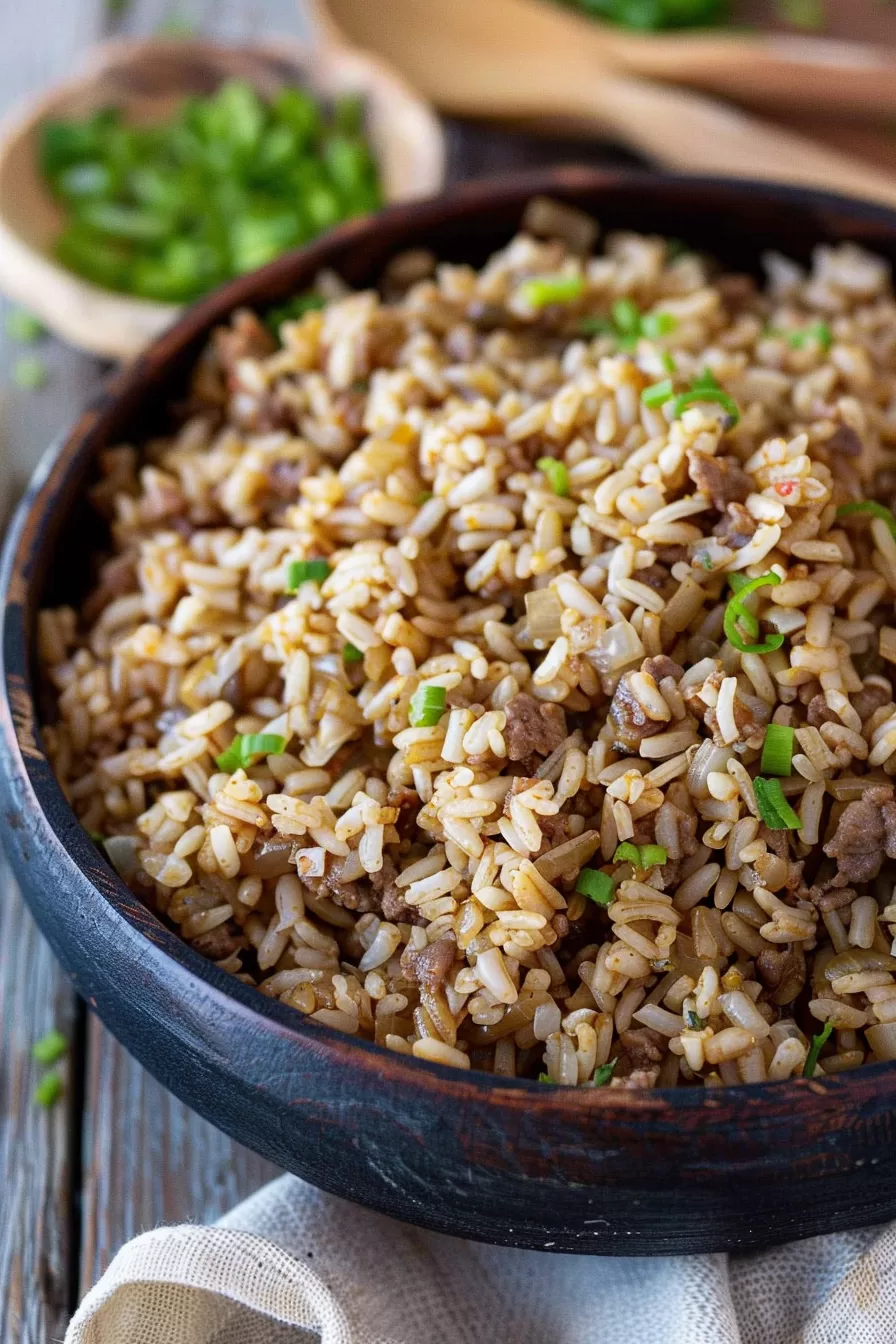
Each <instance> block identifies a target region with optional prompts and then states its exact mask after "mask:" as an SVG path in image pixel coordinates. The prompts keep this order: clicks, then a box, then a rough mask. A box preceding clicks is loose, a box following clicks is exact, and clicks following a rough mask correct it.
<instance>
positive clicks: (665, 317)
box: [641, 313, 678, 341]
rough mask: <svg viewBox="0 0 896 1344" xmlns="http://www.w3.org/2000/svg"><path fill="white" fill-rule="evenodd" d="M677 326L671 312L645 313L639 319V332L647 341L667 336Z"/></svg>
mask: <svg viewBox="0 0 896 1344" xmlns="http://www.w3.org/2000/svg"><path fill="white" fill-rule="evenodd" d="M677 326H678V322H677V320H676V319H675V318H674V317H673V316H672V314H671V313H646V314H645V315H644V317H642V319H641V333H642V335H644V336H646V337H647V339H648V340H649V341H657V340H659V339H660V338H661V337H663V336H669V335H670V334H671V333H672V332H673V331H674V330H675V328H676V327H677Z"/></svg>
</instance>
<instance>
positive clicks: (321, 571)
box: [286, 560, 331, 593]
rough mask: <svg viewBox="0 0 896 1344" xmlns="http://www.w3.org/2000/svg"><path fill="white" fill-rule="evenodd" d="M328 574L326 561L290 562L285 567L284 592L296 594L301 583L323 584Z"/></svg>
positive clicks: (328, 567) (327, 562)
mask: <svg viewBox="0 0 896 1344" xmlns="http://www.w3.org/2000/svg"><path fill="white" fill-rule="evenodd" d="M330 572H331V571H330V564H329V561H328V560H291V561H290V563H289V564H288V565H287V567H286V591H287V592H288V593H297V592H298V591H299V589H300V588H301V586H302V584H303V583H323V581H324V579H326V578H329V575H330Z"/></svg>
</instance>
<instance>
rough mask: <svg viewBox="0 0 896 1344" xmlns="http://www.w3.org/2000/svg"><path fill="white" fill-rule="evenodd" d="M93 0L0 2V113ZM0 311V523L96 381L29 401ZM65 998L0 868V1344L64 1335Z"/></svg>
mask: <svg viewBox="0 0 896 1344" xmlns="http://www.w3.org/2000/svg"><path fill="white" fill-rule="evenodd" d="M101 14H102V8H101V0H78V3H77V4H69V3H68V0H52V3H48V4H44V5H42V6H40V7H39V9H38V7H35V6H28V5H14V4H8V5H7V4H4V5H3V19H2V32H3V37H2V42H0V114H3V113H5V112H7V111H8V110H9V109H11V108H13V107H14V106H15V105H16V104H17V103H18V102H19V101H20V100H21V99H22V98H24V97H26V96H29V95H31V94H33V93H35V92H37V91H38V90H39V89H41V88H43V87H45V86H46V85H47V84H49V83H51V82H52V81H54V80H57V79H60V78H62V77H63V76H65V75H67V74H68V73H69V72H70V71H71V69H72V66H73V64H74V62H75V60H76V59H77V57H78V53H79V52H80V51H81V50H82V49H83V48H84V47H85V46H86V45H87V43H88V42H89V41H90V40H92V39H93V38H94V37H95V36H97V35H98V34H99V32H100V20H101ZM4 314H5V308H3V307H0V455H2V470H0V491H2V494H0V526H2V523H3V521H4V519H5V516H6V514H7V512H8V509H9V506H10V504H11V502H12V500H13V499H14V498H15V497H16V495H17V494H18V493H19V492H20V490H21V487H22V485H23V484H24V481H25V479H26V478H27V476H28V475H29V474H30V471H31V469H32V467H33V465H34V463H35V462H36V460H37V458H38V457H39V456H40V454H41V452H42V451H43V449H44V448H45V446H46V445H47V443H48V442H49V441H50V440H51V439H52V438H53V437H55V435H56V434H57V433H58V432H59V430H60V429H61V427H62V426H63V425H64V424H65V423H66V422H67V421H68V420H69V419H71V418H72V417H73V415H74V414H75V411H76V410H77V408H78V406H79V405H80V404H81V403H82V402H83V400H84V398H85V396H86V395H87V394H88V392H89V390H90V388H91V386H92V385H93V383H94V381H95V379H96V377H97V369H96V365H95V364H94V363H92V362H91V361H90V360H87V359H86V358H84V357H83V356H81V355H78V354H76V353H75V352H74V351H72V350H68V349H66V348H65V347H63V346H62V345H60V344H59V343H57V342H53V341H45V342H42V343H41V346H40V347H39V348H38V351H37V352H38V353H39V354H40V357H41V358H42V359H44V360H45V362H46V364H47V366H48V369H49V370H50V381H49V383H48V385H47V388H46V389H45V390H44V391H43V392H41V393H39V394H35V393H29V392H24V391H21V390H19V389H18V388H15V387H14V386H12V385H11V373H12V367H13V364H14V362H15V360H16V359H17V358H19V357H20V356H21V355H22V354H24V353H31V351H30V350H29V351H27V352H26V351H25V350H24V349H23V348H22V347H19V346H16V345H15V343H14V342H12V341H10V340H9V339H8V337H7V336H6V333H5V330H4V326H3V324H4V320H5V319H4ZM75 1015H76V1007H75V998H74V995H73V994H72V992H71V990H70V988H69V986H68V982H67V981H66V980H65V978H64V976H63V974H62V972H61V970H60V969H59V968H58V967H57V965H56V963H55V961H54V959H53V957H52V955H51V953H50V950H49V948H48V947H47V945H46V944H45V943H44V942H43V940H42V939H41V937H40V935H39V934H38V932H37V929H36V927H35V925H34V924H33V922H32V920H31V917H30V915H29V914H28V912H27V910H26V909H25V907H24V905H23V903H22V899H21V897H20V895H19V893H18V891H17V889H16V887H15V884H14V883H13V881H12V879H11V878H10V876H9V874H8V873H7V871H6V869H5V867H3V868H2V869H0V1098H2V1107H0V1192H2V1193H0V1339H2V1340H3V1341H4V1342H5V1341H9V1344H47V1342H48V1341H50V1340H59V1339H61V1338H62V1335H63V1332H64V1330H65V1325H66V1322H67V1320H68V1315H69V1309H70V1306H71V1302H70V1296H71V1292H72V1289H73V1286H74V1283H75V1280H76V1267H75V1265H74V1264H73V1258H74V1250H75V1248H74V1244H73V1238H72V1230H73V1217H72V1208H73V1200H72V1191H71V1188H70V1177H71V1172H72V1168H73V1163H72V1156H73V1144H74V1142H75V1136H76V1134H77V1133H78V1130H79V1125H78V1120H77V1117H76V1116H75V1114H74V1105H75V1101H74V1098H73V1092H75V1091H76V1090H77V1089H76V1088H75V1087H73V1085H72V1084H73V1078H74V1077H75V1075H76V1074H77V1068H78V1061H77V1060H75V1059H72V1058H70V1059H68V1060H66V1061H65V1062H64V1063H63V1064H62V1066H61V1073H62V1075H63V1077H64V1078H65V1080H66V1094H65V1096H64V1098H63V1099H62V1100H61V1101H60V1102H59V1103H58V1104H57V1106H55V1107H54V1108H53V1109H52V1110H50V1111H47V1112H44V1111H42V1110H41V1109H40V1108H39V1107H35V1105H34V1104H33V1101H32V1093H33V1090H34V1086H35V1083H36V1081H37V1079H38V1076H39V1073H40V1070H39V1069H38V1067H37V1065H36V1064H35V1063H34V1062H33V1061H32V1059H31V1056H30V1051H31V1046H32V1044H33V1042H34V1041H35V1040H36V1039H37V1038H38V1037H40V1036H41V1035H42V1034H43V1032H45V1031H46V1030H47V1029H48V1028H49V1027H51V1026H54V1025H55V1026H57V1027H59V1028H60V1029H61V1030H63V1031H64V1032H65V1033H66V1034H67V1035H70V1034H71V1031H72V1027H73V1023H74V1020H75Z"/></svg>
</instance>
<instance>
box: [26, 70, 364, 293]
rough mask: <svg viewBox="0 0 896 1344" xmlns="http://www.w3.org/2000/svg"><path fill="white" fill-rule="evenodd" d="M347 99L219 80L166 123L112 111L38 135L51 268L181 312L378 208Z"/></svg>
mask: <svg viewBox="0 0 896 1344" xmlns="http://www.w3.org/2000/svg"><path fill="white" fill-rule="evenodd" d="M361 122H362V117H361V115H360V110H359V105H358V100H357V98H356V97H354V96H352V97H351V98H350V99H349V100H348V101H343V100H340V101H337V102H336V103H335V104H334V105H333V106H327V105H325V104H323V103H321V102H319V101H318V100H317V99H316V98H315V97H313V96H312V95H311V94H310V93H308V92H306V91H305V90H303V89H299V88H283V89H281V90H280V91H279V92H278V93H277V94H276V95H275V96H274V97H273V98H271V99H270V100H267V101H266V100H264V99H262V98H261V97H260V96H259V94H258V93H257V92H256V91H255V89H254V88H253V86H252V85H251V84H250V83H248V82H247V81H245V80H241V79H231V80H228V81H226V82H225V83H223V84H222V85H221V86H220V88H219V89H218V90H217V91H216V92H214V93H212V94H210V95H207V96H194V97H189V98H185V99H184V100H183V102H182V103H181V105H180V107H179V108H178V109H177V111H175V112H174V114H173V115H172V116H171V117H170V118H169V119H168V120H166V121H164V122H160V123H155V124H151V125H131V124H130V123H129V122H127V121H126V120H125V118H124V117H123V115H122V114H121V112H120V111H119V110H118V109H116V108H105V109H103V110H102V111H100V112H96V113H94V114H93V115H91V116H89V117H86V118H82V119H72V120H66V121H61V120H50V121H46V122H45V123H44V124H43V126H42V128H41V141H40V168H41V172H42V175H43V177H44V180H45V182H46V183H47V186H48V188H49V190H50V191H51V193H52V194H53V196H54V198H55V200H56V202H57V205H58V206H59V208H60V210H61V211H62V213H63V217H64V224H63V228H62V231H61V233H60V235H59V237H58V238H57V240H56V244H55V251H56V256H57V258H58V259H59V260H60V261H61V262H62V263H63V265H65V266H67V267H68V268H69V269H70V270H73V271H76V272H77V273H78V274H79V275H82V276H83V277H84V278H85V279H87V280H90V281H93V283H94V284H97V285H100V286H102V287H103V288H105V289H112V290H117V291H120V292H122V293H127V294H132V295H135V296H138V297H141V298H146V299H151V300H155V301H157V302H162V303H186V302H189V301H190V300H192V299H196V298H198V297H199V296H200V295H201V294H204V293H206V292H207V291H208V290H209V289H213V288H214V287H215V286H217V285H219V284H221V283H223V282H224V281H225V280H228V279H231V278H232V277H234V276H236V275H239V274H241V273H243V272H245V271H248V270H252V269H254V268H255V267H256V266H261V265H264V264H265V263H266V262H269V261H272V260H273V259H274V258H275V257H277V256H279V255H280V254H281V253H282V252H284V251H286V250H287V249H289V248H291V247H298V246H301V245H303V244H305V243H307V242H309V241H310V240H311V239H312V238H314V237H316V236H317V235H318V234H320V233H322V232H323V231H324V230H326V229H328V228H330V227H332V226H333V225H334V224H338V223H339V222H341V221H342V220H345V219H350V218H352V217H354V216H356V215H360V214H365V213H368V212H369V211H371V210H376V209H377V208H378V207H379V206H380V205H381V204H382V190H381V186H380V180H379V170H378V168H377V164H376V161H375V159H374V156H373V153H372V151H371V149H370V146H369V144H368V142H367V139H366V138H365V135H364V132H363V128H362V125H361Z"/></svg>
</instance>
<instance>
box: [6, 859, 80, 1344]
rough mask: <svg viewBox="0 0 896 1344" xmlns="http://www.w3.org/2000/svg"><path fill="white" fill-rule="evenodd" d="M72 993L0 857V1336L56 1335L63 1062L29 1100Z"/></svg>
mask: <svg viewBox="0 0 896 1344" xmlns="http://www.w3.org/2000/svg"><path fill="white" fill-rule="evenodd" d="M75 1012H76V1008H75V999H74V995H73V994H72V992H71V990H70V988H69V986H68V982H67V980H66V979H65V977H64V975H63V973H62V971H61V969H60V968H59V966H58V965H57V963H56V962H55V961H54V959H53V956H52V953H51V952H50V949H49V947H48V946H47V944H46V943H45V942H44V940H43V938H41V936H40V934H39V933H38V931H37V928H36V926H35V924H34V922H33V920H32V918H31V916H30V915H29V914H28V911H27V910H26V908H25V905H24V902H23V901H22V898H21V896H20V895H19V892H18V888H17V887H16V885H15V882H14V881H13V879H12V877H11V875H10V873H9V870H8V868H7V866H6V864H5V862H0V1098H2V1106H0V1339H2V1340H3V1341H4V1344H7V1342H8V1344H44V1342H45V1341H47V1340H55V1339H60V1338H61V1337H62V1334H63V1331H64V1328H65V1323H66V1321H67V1319H68V1305H69V1293H70V1286H71V1282H72V1278H73V1264H72V1250H73V1247H72V1239H71V1234H70V1233H71V1221H70V1215H71V1194H70V1182H69V1174H70V1171H71V1166H72V1162H71V1159H72V1156H73V1154H72V1152H71V1143H72V1137H73V1134H74V1133H75V1132H76V1126H74V1125H73V1119H74V1116H73V1106H74V1099H73V1095H72V1092H73V1089H72V1088H71V1086H70V1084H71V1075H72V1070H73V1068H74V1067H76V1061H75V1060H73V1059H72V1058H68V1059H66V1060H64V1061H62V1063H61V1064H60V1065H58V1066H57V1070H58V1072H59V1074H60V1076H61V1077H62V1078H63V1079H64V1081H65V1084H66V1095H65V1097H64V1099H63V1100H62V1101H61V1102H60V1103H59V1104H58V1105H57V1106H55V1107H53V1108H52V1109H51V1110H42V1109H41V1108H40V1107H36V1106H35V1105H34V1102H33V1092H34V1087H35V1084H36V1083H37V1081H38V1079H39V1078H40V1077H41V1075H42V1073H43V1072H44V1070H43V1069H41V1068H40V1066H38V1065H37V1064H36V1063H35V1062H34V1061H33V1060H32V1058H31V1047H32V1045H33V1043H34V1041H35V1040H36V1039H38V1038H39V1037H40V1036H41V1035H42V1034H43V1033H44V1032H45V1031H47V1030H49V1028H50V1027H53V1026H55V1027H58V1028H59V1029H60V1030H61V1031H63V1032H64V1033H65V1034H66V1036H68V1037H69V1039H71V1035H72V1031H73V1026H74V1019H75Z"/></svg>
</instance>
